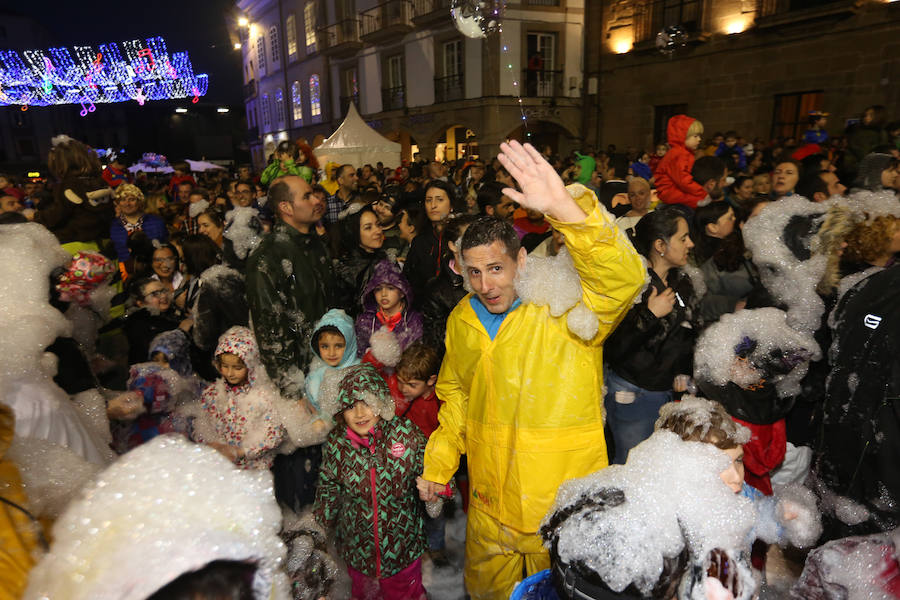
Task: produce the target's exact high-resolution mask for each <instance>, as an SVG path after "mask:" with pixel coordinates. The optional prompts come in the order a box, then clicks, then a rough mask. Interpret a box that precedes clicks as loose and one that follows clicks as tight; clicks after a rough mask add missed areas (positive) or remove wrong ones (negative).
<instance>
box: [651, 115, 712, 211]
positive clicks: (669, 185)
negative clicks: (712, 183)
mask: <svg viewBox="0 0 900 600" xmlns="http://www.w3.org/2000/svg"><path fill="white" fill-rule="evenodd" d="M695 120H696V119H694V118H692V117H689V116H687V115H675V116H674V117H672V118H671V119H669V125H668V127H667V129H666V134H667V135H668V138H669V151H668V152H666V155H665V156H663V157H662V160H661V161H659V166H658V167H656V171H655V172H654V177H655V179H654V181H655V183H656V192H657V194H659V199H660V200H661V201H663V202H665V203H666V204H684V205H685V206H689V207H690V208H692V209H695V208H697V203H698V202H700V201H701V200H703V199H704V198H706V196H707V194H706V190H704V189H703V186H701V185H700V184H699V183H697V182H696V181H694V178H693V177H691V168H692V167H693V166H694V153H693V151H691V150H688V149H687V148H686V147H685V145H684V141H685V140H686V139H687V132H688V128H690V126H691V123H693V122H694V121H695Z"/></svg>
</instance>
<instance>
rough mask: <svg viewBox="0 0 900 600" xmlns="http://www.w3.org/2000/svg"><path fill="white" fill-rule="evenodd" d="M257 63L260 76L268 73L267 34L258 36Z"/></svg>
mask: <svg viewBox="0 0 900 600" xmlns="http://www.w3.org/2000/svg"><path fill="white" fill-rule="evenodd" d="M256 63H257V66H258V69H259V74H260V76H262V75H265V74H266V36H264V35H262V34H260V36H259V37H258V38H256Z"/></svg>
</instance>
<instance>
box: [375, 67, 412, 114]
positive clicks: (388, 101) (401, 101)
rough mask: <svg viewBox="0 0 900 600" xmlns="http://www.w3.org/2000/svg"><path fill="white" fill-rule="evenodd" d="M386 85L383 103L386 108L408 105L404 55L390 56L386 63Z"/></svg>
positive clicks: (384, 80)
mask: <svg viewBox="0 0 900 600" xmlns="http://www.w3.org/2000/svg"><path fill="white" fill-rule="evenodd" d="M382 79H383V82H384V83H383V85H384V87H383V88H382V90H381V104H382V108H383V109H384V110H397V109H398V108H403V107H404V106H406V89H405V86H404V84H403V55H402V54H395V55H394V56H389V57H388V58H387V60H386V61H385V63H384V76H383V78H382Z"/></svg>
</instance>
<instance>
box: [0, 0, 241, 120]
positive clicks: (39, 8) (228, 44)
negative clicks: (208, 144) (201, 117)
mask: <svg viewBox="0 0 900 600" xmlns="http://www.w3.org/2000/svg"><path fill="white" fill-rule="evenodd" d="M0 7H2V8H4V9H9V10H12V11H13V12H16V13H19V14H23V15H26V16H30V17H32V18H34V19H36V20H38V21H39V22H41V23H42V24H43V25H44V26H45V27H46V28H47V29H48V30H49V31H50V33H51V35H52V37H53V38H54V40H55V41H56V43H58V44H60V45H64V46H70V47H71V46H72V45H76V44H77V45H94V46H96V45H99V44H101V43H104V42H121V41H125V40H130V39H135V38H147V37H152V36H156V35H158V36H162V37H163V38H164V39H165V40H166V45H167V46H168V48H169V52H170V53H171V52H175V51H181V50H185V51H187V52H188V54H189V55H190V58H191V63H192V64H193V66H194V72H195V73H208V74H209V92H208V93H207V95H206V96H205V97H204V100H205V101H207V102H215V103H222V104H232V105H238V106H239V105H240V104H241V103H242V87H241V85H242V80H241V58H240V51H239V50H234V49H233V43H234V42H233V39H232V38H231V37H229V36H230V33H229V27H230V26H231V23H233V20H234V15H235V13H236V8H235V3H234V2H233V0H144V1H142V2H139V1H136V0H119V1H118V2H116V1H115V0H113V1H106V2H99V1H97V0H22V1H21V2H16V3H11V2H10V1H9V0H0Z"/></svg>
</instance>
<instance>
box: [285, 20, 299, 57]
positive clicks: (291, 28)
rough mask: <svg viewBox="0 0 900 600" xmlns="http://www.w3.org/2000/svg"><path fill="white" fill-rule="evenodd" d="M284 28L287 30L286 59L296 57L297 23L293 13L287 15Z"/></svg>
mask: <svg viewBox="0 0 900 600" xmlns="http://www.w3.org/2000/svg"><path fill="white" fill-rule="evenodd" d="M284 28H285V30H286V31H287V46H288V60H294V59H295V58H297V24H296V20H295V19H294V15H288V18H287V19H286V20H285V23H284Z"/></svg>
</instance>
